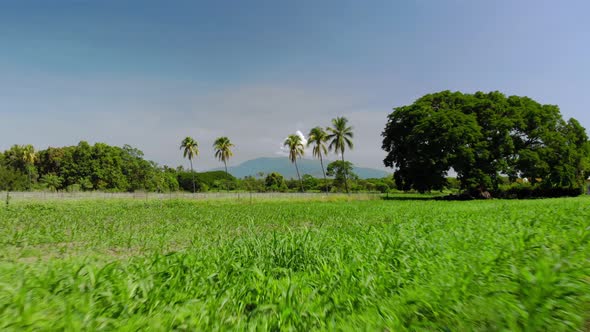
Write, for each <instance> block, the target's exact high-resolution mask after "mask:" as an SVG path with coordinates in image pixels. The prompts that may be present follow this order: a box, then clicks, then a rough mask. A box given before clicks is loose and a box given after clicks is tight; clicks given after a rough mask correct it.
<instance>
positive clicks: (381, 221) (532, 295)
mask: <svg viewBox="0 0 590 332" xmlns="http://www.w3.org/2000/svg"><path fill="white" fill-rule="evenodd" d="M334 200H335V201H333V202H332V201H328V202H325V201H313V200H307V201H295V202H289V201H264V202H262V201H253V202H252V203H250V202H248V201H246V200H245V201H239V202H233V201H227V200H223V201H199V202H194V201H187V200H164V201H157V200H149V201H132V200H103V201H78V202H55V201H53V202H44V203H35V202H15V203H14V204H11V205H10V206H9V208H6V207H2V208H0V330H11V329H41V330H60V329H65V330H113V329H128V330H136V329H155V330H171V329H180V330H183V329H185V330H216V329H222V330H225V329H244V330H252V329H253V330H278V329H280V330H310V329H320V330H334V329H343V330H378V331H383V330H385V329H387V330H390V331H399V330H443V331H444V330H447V331H472V330H481V331H489V330H511V331H519V330H522V331H539V330H547V331H563V330H577V329H581V328H582V327H583V326H584V321H585V319H587V318H588V316H589V314H588V313H589V312H590V311H589V310H588V309H590V308H589V305H588V304H589V303H590V301H589V300H590V298H589V297H590V277H589V276H590V245H589V241H590V199H588V198H574V199H553V200H534V201H498V200H495V201H477V202H475V201H474V202H441V201H348V199H347V198H346V197H342V198H334Z"/></svg>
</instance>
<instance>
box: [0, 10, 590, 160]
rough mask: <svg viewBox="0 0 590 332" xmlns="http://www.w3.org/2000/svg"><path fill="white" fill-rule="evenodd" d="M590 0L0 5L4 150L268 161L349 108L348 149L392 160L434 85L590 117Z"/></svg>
mask: <svg viewBox="0 0 590 332" xmlns="http://www.w3.org/2000/svg"><path fill="white" fill-rule="evenodd" d="M588 12H590V2H588V1H583V0H572V1H567V0H564V1H559V2H558V1H548V0H537V1H533V0H512V1H505V0H498V1H483V0H447V1H443V0H431V1H427V0H413V1H410V0H408V1H369V0H367V1H345V0H344V1H343V0H340V1H317V0H316V1H307V0H299V1H278V0H274V1H271V0H269V1H237V0H235V1H149V0H142V1H139V0H138V1H129V0H100V1H98V0H96V1H82V0H77V1H74V0H70V1H65V0H52V1H45V0H37V1H29V0H5V1H2V2H0V43H1V44H0V115H1V117H0V149H6V148H8V147H9V146H10V145H12V144H26V143H32V144H34V145H35V146H36V147H37V148H41V149H42V148H46V147H47V146H62V145H73V144H77V142H78V141H79V140H82V139H84V140H87V141H89V142H97V141H100V142H106V143H109V144H116V145H122V144H125V143H128V144H131V145H133V146H136V147H138V148H140V149H141V150H143V151H144V152H145V154H146V157H147V158H149V159H152V160H155V161H157V162H159V163H164V164H169V165H178V164H181V163H184V161H183V160H182V158H181V155H180V153H179V151H178V144H179V142H180V140H181V139H182V138H183V137H184V136H187V135H190V136H193V137H195V138H196V139H197V140H198V141H199V142H200V145H201V156H200V157H199V159H198V160H197V168H198V169H207V168H211V167H215V166H218V163H217V162H216V161H215V160H214V158H213V153H212V151H211V148H210V146H211V144H212V142H213V140H214V139H215V137H217V136H221V135H227V136H229V137H230V138H232V139H233V140H234V141H235V142H236V145H237V146H236V154H235V158H234V159H233V161H232V164H235V163H238V162H240V161H244V160H247V159H251V158H253V157H258V156H273V155H276V154H277V153H279V152H280V145H281V142H282V140H283V139H284V137H286V136H287V135H288V134H290V133H292V132H295V131H296V130H301V131H303V132H307V131H308V130H309V129H310V128H311V127H313V126H316V125H324V126H325V125H328V124H329V121H330V119H331V118H332V117H335V116H337V115H345V116H347V117H349V119H350V120H351V122H352V125H353V126H354V127H355V129H356V135H357V136H356V139H355V141H356V147H355V149H354V150H353V151H351V152H350V153H349V157H350V159H351V160H352V161H353V162H355V163H356V164H358V165H361V166H371V167H381V163H382V159H383V157H384V153H383V152H382V151H381V150H380V145H381V142H380V140H381V139H380V133H381V131H382V129H383V127H384V125H385V122H386V118H385V117H386V115H387V114H388V113H389V112H391V108H392V107H394V106H400V105H405V104H409V103H412V102H413V100H415V99H416V98H418V97H419V96H421V95H423V94H426V93H430V92H435V91H439V90H446V89H450V90H461V91H466V92H472V91H477V90H482V91H490V90H499V91H502V92H504V93H506V94H509V95H512V94H516V95H527V96H529V97H532V98H533V99H536V100H538V101H539V102H542V103H548V104H557V105H559V106H560V108H561V111H562V113H563V115H564V116H565V117H567V118H569V117H575V118H577V119H578V120H580V121H581V123H582V124H583V125H584V126H585V127H586V128H590V110H589V108H590V106H589V105H590V20H588V19H587V14H588Z"/></svg>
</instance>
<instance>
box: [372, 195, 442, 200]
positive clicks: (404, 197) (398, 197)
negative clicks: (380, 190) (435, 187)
mask: <svg viewBox="0 0 590 332" xmlns="http://www.w3.org/2000/svg"><path fill="white" fill-rule="evenodd" d="M442 197H445V196H429V195H420V196H418V195H389V196H387V195H386V196H382V197H381V199H382V200H384V201H434V200H440V199H441V198H442Z"/></svg>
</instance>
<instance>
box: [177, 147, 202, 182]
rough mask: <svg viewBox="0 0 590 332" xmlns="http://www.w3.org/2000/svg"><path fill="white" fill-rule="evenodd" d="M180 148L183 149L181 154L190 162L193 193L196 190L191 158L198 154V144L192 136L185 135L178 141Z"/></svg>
mask: <svg viewBox="0 0 590 332" xmlns="http://www.w3.org/2000/svg"><path fill="white" fill-rule="evenodd" d="M180 150H182V151H183V152H182V156H183V157H184V158H188V161H189V162H190V164H191V173H192V175H193V193H195V192H196V191H197V190H196V185H195V172H194V170H193V158H195V157H196V156H198V155H199V144H198V143H197V141H195V140H194V139H193V138H192V137H188V136H187V137H185V138H184V139H183V140H182V142H181V143H180Z"/></svg>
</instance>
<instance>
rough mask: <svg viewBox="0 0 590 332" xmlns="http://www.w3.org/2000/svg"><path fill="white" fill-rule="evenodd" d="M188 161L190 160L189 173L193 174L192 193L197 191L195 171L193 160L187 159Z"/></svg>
mask: <svg viewBox="0 0 590 332" xmlns="http://www.w3.org/2000/svg"><path fill="white" fill-rule="evenodd" d="M188 161H190V162H191V175H192V176H193V194H194V193H195V192H196V191H197V190H196V189H195V172H194V171H193V160H192V159H189V160H188Z"/></svg>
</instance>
